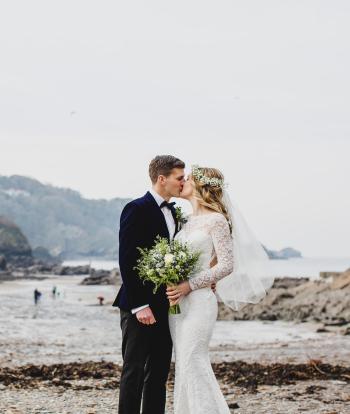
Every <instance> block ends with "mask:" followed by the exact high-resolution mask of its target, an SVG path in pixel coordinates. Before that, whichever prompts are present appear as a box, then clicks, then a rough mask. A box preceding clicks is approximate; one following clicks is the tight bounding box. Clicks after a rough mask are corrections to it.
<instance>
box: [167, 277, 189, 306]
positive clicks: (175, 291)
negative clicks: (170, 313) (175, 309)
mask: <svg viewBox="0 0 350 414" xmlns="http://www.w3.org/2000/svg"><path fill="white" fill-rule="evenodd" d="M190 292H191V287H190V284H189V283H188V282H187V281H186V282H181V283H180V284H179V285H176V286H169V287H168V288H167V290H166V294H167V296H168V299H169V301H170V302H171V304H172V305H176V304H177V303H179V301H180V298H181V296H186V295H188V294H189V293H190Z"/></svg>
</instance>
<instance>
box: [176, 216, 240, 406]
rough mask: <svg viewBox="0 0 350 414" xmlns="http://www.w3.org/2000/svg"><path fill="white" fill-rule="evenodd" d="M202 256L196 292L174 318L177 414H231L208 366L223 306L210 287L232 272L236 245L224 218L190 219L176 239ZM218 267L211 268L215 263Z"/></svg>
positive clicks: (194, 285) (192, 280)
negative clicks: (212, 263)
mask: <svg viewBox="0 0 350 414" xmlns="http://www.w3.org/2000/svg"><path fill="white" fill-rule="evenodd" d="M176 239H177V240H180V241H182V242H187V243H188V245H189V246H191V248H192V249H194V250H196V251H200V252H201V256H200V271H198V272H197V273H196V274H194V275H193V276H191V278H190V281H189V282H190V286H191V289H192V292H190V293H189V294H188V295H187V296H186V297H184V298H183V299H182V300H181V302H180V308H181V314H179V315H170V316H169V325H170V332H171V336H172V340H173V344H174V350H175V389H174V413H175V414H198V413H200V414H229V413H230V410H229V408H228V405H227V403H226V401H225V398H224V396H223V395H222V393H221V390H220V387H219V385H218V383H217V381H216V378H215V375H214V372H213V370H212V367H211V364H210V360H209V341H210V338H211V336H212V333H213V329H214V325H215V321H216V318H217V312H218V304H217V299H216V296H215V294H214V293H213V291H212V290H211V288H210V285H211V283H213V282H216V281H218V280H220V279H221V278H223V277H225V276H227V275H229V274H230V273H231V272H232V269H233V251H232V250H233V245H232V239H231V234H230V230H229V226H228V223H227V221H226V219H225V217H224V216H223V215H222V214H219V213H208V214H203V215H198V216H193V215H192V216H189V219H188V222H187V223H186V224H185V225H184V226H183V228H182V230H181V231H180V232H179V233H178V234H177V235H176ZM215 256H216V262H217V263H216V264H215V265H214V266H213V267H212V268H210V264H211V262H212V259H213V257H215Z"/></svg>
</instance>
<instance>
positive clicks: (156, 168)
mask: <svg viewBox="0 0 350 414" xmlns="http://www.w3.org/2000/svg"><path fill="white" fill-rule="evenodd" d="M174 168H185V163H184V162H183V161H181V160H180V159H179V158H176V157H173V156H172V155H157V156H156V157H155V158H153V160H152V161H151V163H150V165H149V176H150V178H151V181H152V183H153V184H155V183H156V182H157V179H158V177H159V176H160V175H164V176H165V177H168V176H169V175H170V174H171V171H172V170H173V169H174Z"/></svg>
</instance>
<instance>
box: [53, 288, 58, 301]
mask: <svg viewBox="0 0 350 414" xmlns="http://www.w3.org/2000/svg"><path fill="white" fill-rule="evenodd" d="M56 294H57V287H56V286H54V287H53V288H52V297H53V298H54V299H55V298H56Z"/></svg>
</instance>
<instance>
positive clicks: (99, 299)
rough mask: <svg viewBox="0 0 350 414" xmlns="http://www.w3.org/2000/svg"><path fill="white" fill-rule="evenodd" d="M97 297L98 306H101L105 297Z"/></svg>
mask: <svg viewBox="0 0 350 414" xmlns="http://www.w3.org/2000/svg"><path fill="white" fill-rule="evenodd" d="M97 299H98V302H99V304H100V306H103V301H104V300H105V298H104V297H103V296H97Z"/></svg>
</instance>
